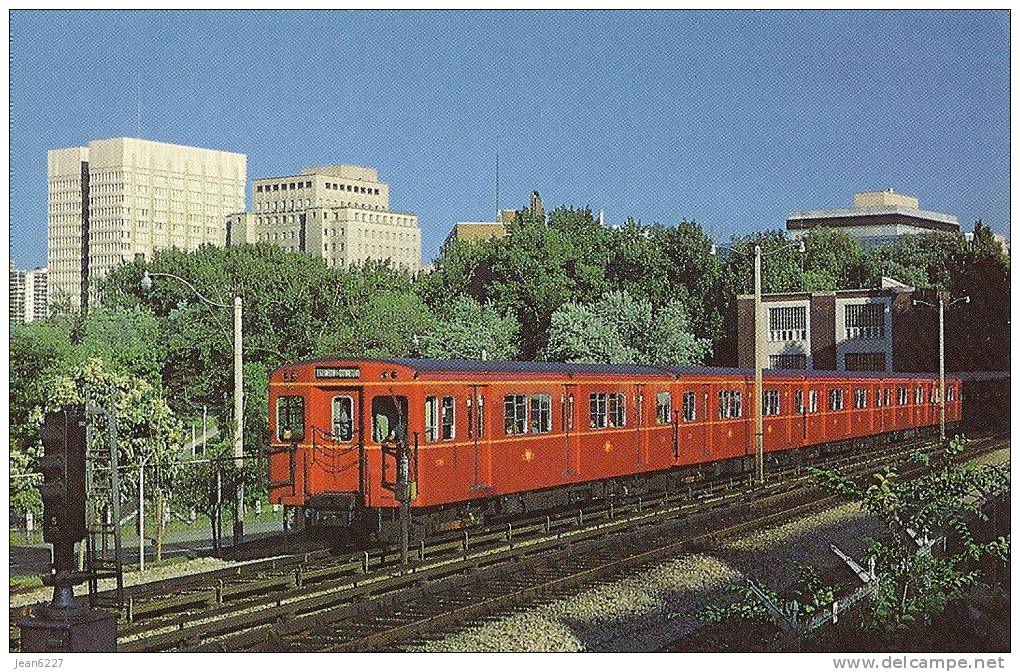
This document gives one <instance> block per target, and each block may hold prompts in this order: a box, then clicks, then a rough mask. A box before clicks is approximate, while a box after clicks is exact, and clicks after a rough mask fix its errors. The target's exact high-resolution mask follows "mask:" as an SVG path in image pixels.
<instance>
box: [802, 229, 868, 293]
mask: <svg viewBox="0 0 1020 672" xmlns="http://www.w3.org/2000/svg"><path fill="white" fill-rule="evenodd" d="M803 240H804V259H803V264H804V286H805V289H806V290H807V291H812V292H819V291H834V290H839V289H860V288H861V282H862V280H863V276H864V274H865V266H864V248H863V247H862V246H861V244H860V242H859V241H857V240H856V239H854V238H851V237H850V236H849V235H847V234H846V233H844V232H843V231H840V230H838V229H830V228H825V227H817V228H813V229H811V230H810V231H808V232H807V234H806V235H805V236H804V238H803Z"/></svg>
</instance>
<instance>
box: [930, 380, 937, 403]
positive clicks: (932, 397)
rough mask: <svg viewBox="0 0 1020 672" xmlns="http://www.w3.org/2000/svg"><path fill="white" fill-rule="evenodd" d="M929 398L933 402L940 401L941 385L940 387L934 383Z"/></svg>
mask: <svg viewBox="0 0 1020 672" xmlns="http://www.w3.org/2000/svg"><path fill="white" fill-rule="evenodd" d="M929 399H930V400H931V403H933V404H937V403H939V387H938V385H933V386H932V388H931V395H930V396H929Z"/></svg>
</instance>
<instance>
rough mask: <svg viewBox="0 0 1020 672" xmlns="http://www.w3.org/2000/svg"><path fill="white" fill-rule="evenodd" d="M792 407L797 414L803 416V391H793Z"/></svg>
mask: <svg viewBox="0 0 1020 672" xmlns="http://www.w3.org/2000/svg"><path fill="white" fill-rule="evenodd" d="M793 406H794V408H796V409H797V413H798V414H800V415H803V414H804V390H794V391H793Z"/></svg>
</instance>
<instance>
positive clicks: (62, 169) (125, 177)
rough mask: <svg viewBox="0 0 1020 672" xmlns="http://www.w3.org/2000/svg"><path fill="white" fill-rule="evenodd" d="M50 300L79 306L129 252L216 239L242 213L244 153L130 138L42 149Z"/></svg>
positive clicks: (188, 245) (191, 245)
mask: <svg viewBox="0 0 1020 672" xmlns="http://www.w3.org/2000/svg"><path fill="white" fill-rule="evenodd" d="M47 175H48V181H49V194H48V201H49V203H48V216H47V222H48V254H47V257H48V259H47V262H48V268H49V273H50V278H49V279H50V288H49V301H50V304H51V305H52V304H53V303H56V302H67V303H69V304H70V305H71V306H87V305H88V302H89V301H90V300H94V299H95V298H96V282H95V281H96V280H98V279H100V278H102V277H104V276H105V275H106V274H107V273H109V272H110V270H112V269H113V268H115V267H116V266H118V265H119V264H121V263H123V262H125V261H130V260H132V259H134V258H135V256H136V255H139V254H141V255H143V256H145V257H151V256H152V254H153V253H154V252H156V251H157V250H160V249H167V248H177V249H180V250H185V251H190V250H194V249H196V248H198V247H199V246H201V245H220V246H222V245H223V244H224V241H225V239H226V234H225V226H226V224H225V222H226V217H227V215H228V214H229V213H232V212H238V211H241V210H244V185H245V181H246V179H247V157H245V155H244V154H236V153H233V152H225V151H219V150H213V149H203V148H199V147H185V146H182V145H172V144H168V143H164V142H154V141H151V140H140V139H136V138H110V139H106V140H94V141H92V142H90V143H89V144H88V146H85V147H70V148H65V149H54V150H50V152H49V155H48V166H47Z"/></svg>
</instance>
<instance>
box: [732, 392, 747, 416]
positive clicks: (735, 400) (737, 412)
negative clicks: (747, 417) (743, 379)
mask: <svg viewBox="0 0 1020 672" xmlns="http://www.w3.org/2000/svg"><path fill="white" fill-rule="evenodd" d="M743 414H744V408H743V406H742V405H741V403H740V392H739V391H738V390H734V391H733V394H732V395H731V396H730V417H731V418H739V417H740V416H742V415H743Z"/></svg>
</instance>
